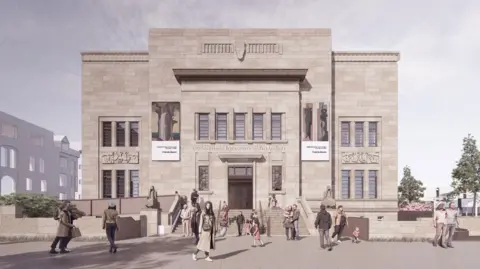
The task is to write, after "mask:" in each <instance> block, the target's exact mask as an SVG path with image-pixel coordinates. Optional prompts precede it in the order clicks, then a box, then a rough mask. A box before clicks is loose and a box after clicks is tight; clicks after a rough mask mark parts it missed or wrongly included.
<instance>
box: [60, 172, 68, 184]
mask: <svg viewBox="0 0 480 269" xmlns="http://www.w3.org/2000/svg"><path fill="white" fill-rule="evenodd" d="M67 179H68V177H67V175H64V174H60V182H59V183H58V185H60V187H65V186H67Z"/></svg>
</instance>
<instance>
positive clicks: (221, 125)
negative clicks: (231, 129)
mask: <svg viewBox="0 0 480 269" xmlns="http://www.w3.org/2000/svg"><path fill="white" fill-rule="evenodd" d="M227 132H228V131H227V114H226V113H218V114H217V115H216V135H217V140H227Z"/></svg>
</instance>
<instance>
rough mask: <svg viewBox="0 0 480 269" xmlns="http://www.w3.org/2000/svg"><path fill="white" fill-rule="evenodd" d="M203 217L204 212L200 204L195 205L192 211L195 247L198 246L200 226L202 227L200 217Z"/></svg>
mask: <svg viewBox="0 0 480 269" xmlns="http://www.w3.org/2000/svg"><path fill="white" fill-rule="evenodd" d="M201 215H202V210H201V209H200V205H199V204H198V203H196V204H195V206H194V207H193V211H192V217H191V223H192V227H191V228H192V232H193V234H194V235H195V245H196V244H198V240H199V225H200V216H201Z"/></svg>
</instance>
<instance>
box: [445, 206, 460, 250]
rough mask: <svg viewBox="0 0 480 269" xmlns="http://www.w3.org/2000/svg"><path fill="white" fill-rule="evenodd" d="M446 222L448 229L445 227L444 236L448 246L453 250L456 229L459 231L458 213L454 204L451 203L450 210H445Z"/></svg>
mask: <svg viewBox="0 0 480 269" xmlns="http://www.w3.org/2000/svg"><path fill="white" fill-rule="evenodd" d="M445 222H446V227H445V233H444V234H445V237H446V238H447V239H446V244H447V247H449V248H453V245H452V240H453V235H454V234H455V229H457V227H458V211H457V209H456V208H455V204H454V203H450V205H449V207H448V209H447V210H445ZM444 242H445V241H444Z"/></svg>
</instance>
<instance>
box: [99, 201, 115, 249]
mask: <svg viewBox="0 0 480 269" xmlns="http://www.w3.org/2000/svg"><path fill="white" fill-rule="evenodd" d="M117 219H118V212H117V205H115V203H113V202H110V203H109V204H108V208H107V209H105V211H103V222H102V223H103V229H104V230H105V232H106V234H107V239H108V242H109V243H110V250H109V252H110V253H117V245H115V234H116V232H118V230H119V227H118V222H117Z"/></svg>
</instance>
